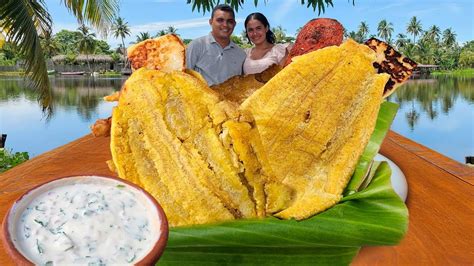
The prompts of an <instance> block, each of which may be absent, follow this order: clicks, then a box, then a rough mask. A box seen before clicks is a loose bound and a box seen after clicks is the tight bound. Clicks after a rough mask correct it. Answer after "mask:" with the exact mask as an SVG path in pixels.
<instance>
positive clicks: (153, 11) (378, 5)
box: [46, 0, 474, 47]
mask: <svg viewBox="0 0 474 266" xmlns="http://www.w3.org/2000/svg"><path fill="white" fill-rule="evenodd" d="M333 2H334V7H328V8H327V9H326V12H325V13H324V14H321V15H320V16H318V13H317V11H313V10H312V9H311V8H307V7H306V6H304V5H301V4H300V3H301V0H267V3H265V1H263V0H259V4H258V6H257V7H255V6H254V5H253V0H250V1H249V0H246V4H245V5H244V6H243V7H242V8H241V9H239V11H238V13H237V14H236V19H237V26H236V28H235V30H234V34H236V35H240V33H241V32H242V30H243V21H244V20H245V17H246V16H247V15H248V14H250V13H252V12H261V13H263V14H265V15H266V16H267V18H268V20H269V21H270V25H271V26H272V27H275V26H278V25H281V26H282V27H283V28H284V29H285V30H286V33H287V35H291V36H294V35H295V32H296V30H297V29H298V28H299V27H301V26H303V25H304V24H305V23H306V22H308V21H309V20H310V19H313V18H317V17H328V18H334V19H337V20H339V22H341V24H342V25H343V26H344V27H345V28H346V29H347V30H348V31H352V30H354V31H355V30H357V27H358V25H359V24H360V22H361V21H365V22H367V23H368V25H369V30H370V33H371V34H376V29H377V24H378V22H380V21H381V20H383V19H386V20H387V21H388V22H392V23H393V26H394V29H395V31H394V34H393V36H396V34H398V33H406V26H407V24H408V22H409V20H410V18H411V17H413V16H416V17H417V18H418V19H419V20H420V21H421V24H422V27H423V29H428V28H429V27H430V26H432V25H437V26H438V27H439V28H440V29H441V30H442V31H443V30H445V29H447V28H452V30H454V32H455V33H456V37H457V40H458V42H459V43H464V42H466V41H470V40H474V1H472V0H456V1H440V0H418V1H416V0H411V1H410V0H398V1H385V0H365V1H364V0H355V5H352V0H349V1H346V0H334V1H333ZM46 5H47V7H48V10H49V12H50V13H51V15H52V17H53V22H54V26H53V30H54V32H57V31H59V30H60V29H68V30H74V29H76V28H77V22H76V20H75V19H74V17H73V16H72V15H71V14H69V13H68V12H67V10H66V8H65V7H64V6H63V5H62V4H61V1H60V0H46ZM120 16H121V17H123V18H124V19H125V21H127V22H128V24H129V26H130V28H131V30H132V35H131V36H130V37H129V38H127V39H126V41H125V43H126V45H128V44H129V42H131V41H133V40H135V39H136V37H135V36H136V35H137V34H138V33H139V32H146V31H147V32H149V33H151V34H152V35H154V34H155V33H156V32H158V31H159V30H161V29H165V28H167V27H168V26H174V27H175V28H177V29H178V33H179V34H180V35H181V37H182V38H189V39H193V38H196V37H199V36H202V35H206V34H208V33H209V31H210V27H209V24H208V19H209V13H206V14H203V13H202V12H197V10H195V11H194V12H193V11H192V6H191V5H188V4H186V0H135V1H133V0H122V1H121V2H120ZM107 41H108V42H109V43H110V44H111V45H112V47H116V46H118V44H119V40H116V39H113V38H111V37H109V38H108V39H107Z"/></svg>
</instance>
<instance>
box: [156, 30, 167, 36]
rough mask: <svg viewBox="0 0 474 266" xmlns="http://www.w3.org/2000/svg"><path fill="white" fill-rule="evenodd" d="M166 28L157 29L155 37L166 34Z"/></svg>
mask: <svg viewBox="0 0 474 266" xmlns="http://www.w3.org/2000/svg"><path fill="white" fill-rule="evenodd" d="M166 34H167V33H166V30H159V31H158V32H157V33H156V37H160V36H163V35H166Z"/></svg>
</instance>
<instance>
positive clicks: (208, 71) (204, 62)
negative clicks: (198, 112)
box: [186, 5, 287, 86]
mask: <svg viewBox="0 0 474 266" xmlns="http://www.w3.org/2000/svg"><path fill="white" fill-rule="evenodd" d="M209 24H210V25H211V28H212V30H211V33H210V34H209V35H208V36H203V37H200V38H198V39H196V40H194V41H192V42H191V43H190V44H189V45H188V47H187V48H186V65H187V68H189V69H192V70H195V71H197V72H199V73H200V74H201V75H202V76H203V77H204V78H205V79H206V81H207V83H208V85H209V86H212V85H216V84H219V83H222V82H224V81H226V80H227V79H229V78H230V77H233V76H237V75H241V74H242V73H243V74H246V75H247V74H254V73H260V72H262V71H263V70H265V69H267V68H268V67H269V66H271V65H272V64H280V63H281V62H283V61H284V59H285V57H286V54H287V51H286V47H285V45H282V44H275V35H274V34H273V32H272V31H271V30H270V25H269V23H268V20H267V18H266V17H265V16H264V15H263V14H261V13H252V14H250V15H248V16H247V18H246V19H245V31H246V34H247V38H248V39H249V41H250V42H251V43H253V44H254V46H255V47H253V48H248V49H246V50H245V51H244V50H242V49H241V48H240V47H238V46H237V45H236V44H235V43H234V42H232V41H231V39H230V36H231V34H232V32H233V31H234V27H235V24H236V22H235V14H234V10H233V9H232V8H231V7H230V6H228V5H217V6H216V7H215V8H214V9H213V10H212V14H211V19H209Z"/></svg>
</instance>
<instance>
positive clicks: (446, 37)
mask: <svg viewBox="0 0 474 266" xmlns="http://www.w3.org/2000/svg"><path fill="white" fill-rule="evenodd" d="M455 43H456V33H455V32H454V31H453V30H452V29H451V28H448V29H445V30H444V31H443V44H444V45H445V46H447V47H451V46H453V45H454V44H455Z"/></svg>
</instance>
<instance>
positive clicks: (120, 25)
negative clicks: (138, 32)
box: [112, 17, 130, 68]
mask: <svg viewBox="0 0 474 266" xmlns="http://www.w3.org/2000/svg"><path fill="white" fill-rule="evenodd" d="M112 32H113V34H114V37H115V38H118V37H120V39H121V40H122V47H121V48H122V55H123V57H124V62H123V67H124V68H125V65H126V61H127V53H126V51H125V42H124V40H123V39H125V37H127V36H130V28H129V27H128V22H125V21H124V20H123V19H122V18H121V17H118V18H117V19H116V20H115V22H114V24H113V25H112Z"/></svg>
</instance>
